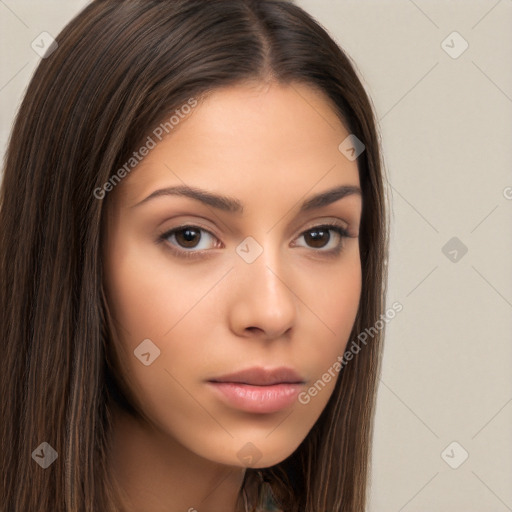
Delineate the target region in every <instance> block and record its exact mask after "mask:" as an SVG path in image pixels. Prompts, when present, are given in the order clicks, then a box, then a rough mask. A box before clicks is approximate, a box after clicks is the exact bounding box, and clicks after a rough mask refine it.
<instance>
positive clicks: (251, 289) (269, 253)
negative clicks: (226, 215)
mask: <svg viewBox="0 0 512 512" xmlns="http://www.w3.org/2000/svg"><path fill="white" fill-rule="evenodd" d="M260 239H261V237H260ZM236 252H237V254H238V258H237V261H236V264H235V269H234V271H235V273H236V274H238V278H237V279H236V283H237V284H236V287H237V288H236V291H235V296H236V300H235V301H236V303H237V308H239V309H238V310H237V311H238V312H243V313H242V315H243V318H244V319H243V323H244V324H245V327H246V328H247V327H259V328H260V329H262V330H264V331H268V332H269V333H271V334H272V335H278V334H279V333H284V332H285V331H286V330H287V329H288V328H289V327H290V326H291V325H292V324H293V322H294V318H295V314H296V297H295V295H294V293H293V292H292V290H291V287H290V285H289V284H288V282H287V281H289V279H290V276H289V275H288V274H289V273H288V272H286V266H285V264H284V262H283V261H282V254H281V250H280V247H279V245H278V244H277V243H272V237H271V236H266V237H265V240H264V241H263V243H262V244H260V243H259V242H258V241H257V240H256V239H255V238H253V237H247V238H246V239H244V240H243V241H242V242H241V243H240V244H239V246H238V247H237V249H236Z"/></svg>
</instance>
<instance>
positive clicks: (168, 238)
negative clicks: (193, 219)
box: [160, 226, 216, 256]
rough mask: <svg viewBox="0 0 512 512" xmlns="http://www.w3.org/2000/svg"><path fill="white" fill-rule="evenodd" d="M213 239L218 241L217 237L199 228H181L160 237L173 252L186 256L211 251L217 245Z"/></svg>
mask: <svg viewBox="0 0 512 512" xmlns="http://www.w3.org/2000/svg"><path fill="white" fill-rule="evenodd" d="M209 239H212V241H210V240H209ZM213 239H216V237H215V235H213V234H212V233H210V232H209V231H207V230H206V229H203V228H200V227H199V226H180V227H178V228H174V229H171V230H170V231H167V232H165V233H164V234H163V235H162V236H161V237H160V241H161V242H166V243H167V244H168V245H170V246H171V248H172V249H173V250H175V251H176V252H181V253H183V255H185V256H192V255H194V253H199V252H201V251H202V250H205V249H211V248H212V247H213V246H214V245H215V244H214V242H213ZM201 245H202V247H201ZM186 249H197V250H194V251H193V250H186Z"/></svg>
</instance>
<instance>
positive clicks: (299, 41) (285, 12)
mask: <svg viewBox="0 0 512 512" xmlns="http://www.w3.org/2000/svg"><path fill="white" fill-rule="evenodd" d="M56 44H57V46H56V49H55V47H52V48H51V51H50V50H49V51H48V54H47V55H45V58H43V59H42V61H41V63H40V65H39V67H38V69H37V70H36V73H35V75H34V77H33V78H32V81H31V83H30V85H29V87H28V90H27V93H26V96H25V98H24V101H23V103H22V105H21V108H20V110H19V113H18V116H17V119H16V123H15V125H14V128H13V131H12V135H11V139H10V142H9V146H8V151H7V158H6V164H5V168H4V177H3V182H2V189H1V203H0V226H1V229H0V282H1V283H2V286H1V291H0V327H1V329H2V337H1V340H2V341H1V349H2V359H1V361H2V362H1V376H0V379H1V380H0V382H1V388H0V392H1V396H2V400H1V410H0V414H1V418H2V420H1V422H0V425H1V426H0V433H1V435H0V439H1V441H0V442H1V446H0V453H1V454H2V455H1V467H2V477H1V486H0V509H1V510H2V511H5V512H12V511H23V512H30V511H52V512H53V511H65V512H72V511H73V512H78V511H91V512H92V511H126V512H128V511H141V512H142V511H144V512H145V511H147V512H160V511H164V510H165V511H167V512H179V511H184V512H186V511H188V512H194V511H197V512H218V511H222V512H239V511H249V510H251V511H256V510H260V511H261V510H281V511H283V512H292V511H293V512H341V511H344V512H349V511H351V512H362V511H364V509H365V503H366V493H367V486H368V479H369V461H370V453H371V451H370V447H371V438H372V426H373V414H374V402H375V393H376V384H377V380H378V375H379V371H380V357H381V348H382V332H383V329H373V330H372V331H371V332H372V335H371V336H370V337H368V336H361V333H365V332H367V331H366V330H367V329H368V328H371V327H372V326H374V325H375V324H376V322H379V321H380V323H381V324H382V321H381V320H380V318H381V316H382V314H383V312H384V302H385V301H384V294H385V282H386V267H385V263H384V262H385V257H386V252H387V220H386V207H385V193H384V178H383V173H382V170H381V167H382V165H381V161H380V153H379V141H378V136H377V132H376V127H375V121H374V115H373V112H372V107H371V102H370V101H369V99H368V97H367V95H366V93H365V91H364V88H363V86H362V84H361V82H360V81H359V79H358V78H357V76H356V73H355V71H354V68H353V66H352V65H351V63H350V61H349V59H348V58H347V56H346V55H345V54H344V53H343V52H342V50H341V49H340V48H339V47H338V46H337V45H336V44H335V43H334V42H333V40H332V39H331V38H330V37H329V35H328V34H327V33H326V32H325V31H324V29H322V28H321V26H320V25H319V24H318V23H317V22H315V21H314V20H313V19H312V18H311V17H310V16H309V15H307V14H306V13H305V12H304V11H303V10H302V9H300V8H299V7H297V6H295V5H293V4H292V3H290V2H285V1H278V0H259V1H251V0H215V1H211V0H144V1H142V0H124V1H120V0H119V1H116V0H96V1H93V2H92V3H91V4H89V5H88V6H87V7H86V8H85V9H84V10H83V11H82V12H81V13H80V14H79V15H78V16H77V17H76V18H75V19H73V20H72V21H71V22H70V23H69V24H68V26H67V27H66V28H65V29H64V30H63V31H62V33H61V34H60V35H59V36H58V37H57V40H56ZM356 348H357V350H356Z"/></svg>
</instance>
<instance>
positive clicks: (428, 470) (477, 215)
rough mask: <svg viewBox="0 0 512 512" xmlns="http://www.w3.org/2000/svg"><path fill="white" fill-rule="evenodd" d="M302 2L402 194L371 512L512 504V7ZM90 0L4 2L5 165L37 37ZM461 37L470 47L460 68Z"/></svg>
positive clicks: (1, 91)
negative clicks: (358, 100)
mask: <svg viewBox="0 0 512 512" xmlns="http://www.w3.org/2000/svg"><path fill="white" fill-rule="evenodd" d="M298 3H299V5H301V6H302V7H304V8H305V9H306V10H307V11H308V12H310V13H311V14H312V15H313V16H315V17H316V18H317V20H318V21H319V22H320V23H321V24H323V25H324V26H325V27H326V28H327V29H328V30H329V31H330V32H331V34H332V35H333V36H334V38H335V39H336V40H337V41H338V43H339V44H340V45H341V46H342V47H343V48H344V49H345V51H346V52H347V53H348V54H349V55H350V56H351V57H352V59H353V60H354V61H355V62H356V63H357V69H358V72H359V74H360V77H361V79H362V80H363V83H364V84H365V87H366V88H367V90H368V92H369V94H370V96H371V97H372V99H373V102H374V104H375V109H376V112H377V116H378V118H379V125H380V126H379V129H380V132H381V135H382V140H383V147H384V158H385V162H386V168H387V172H388V175H389V181H390V189H391V192H392V194H391V197H390V200H391V202H392V240H391V256H390V261H389V265H390V285H389V294H388V301H389V304H391V303H392V302H394V301H396V300H397V301H400V302H401V303H402V304H403V307H404V309H403V311H402V312H401V313H399V314H398V315H397V316H396V317H395V319H394V320H393V321H392V322H391V323H390V324H389V326H388V332H387V339H386V349H385V357H384V364H383V374H382V381H381V386H380V391H379V398H378V410H377V422H376V433H375V448H374V464H373V478H372V494H371V503H370V506H369V508H368V510H369V511H371V512H399V511H405V512H419V511H436V512H445V511H446V512H454V511H455V512H459V511H464V512H483V511H486V512H488V511H493V512H494V511H496V512H501V511H507V510H512V486H511V482H512V429H511V426H512V377H511V375H512V371H511V370H512V343H511V342H512V314H511V313H512V265H511V264H510V261H511V255H512V250H511V249H512V236H511V232H512V230H511V227H512V175H511V169H512V166H511V164H512V143H511V141H512V123H511V121H512V66H511V62H512V0H499V1H496V0H489V1H484V0H479V1H468V0H465V1H462V0H460V1H427V0H414V1H413V0H393V1H391V0H387V1H383V0H380V1H379V0H372V1H370V0H358V1H355V0H351V1H348V0H299V2H298ZM85 4H86V2H85V0H65V1H64V0H62V1H55V0H53V1H48V0H46V1H44V2H41V1H40V0H32V1H28V0H1V1H0V16H1V18H0V34H1V36H0V42H1V52H0V58H1V64H2V65H1V69H2V75H1V79H0V110H1V113H2V123H1V133H0V150H1V152H2V155H3V151H4V149H5V144H6V142H7V139H8V135H9V131H10V128H11V123H12V119H13V116H14V114H15V112H16V109H17V107H18V105H19V101H20V99H21V97H22V95H23V92H24V90H25V87H26V85H27V83H28V81H29V79H30V76H31V74H32V72H33V70H34V68H35V66H36V65H37V63H38V61H39V57H38V56H37V55H36V54H35V53H34V51H33V50H32V49H31V46H30V45H31V42H32V41H33V40H34V38H36V36H38V35H39V34H40V33H41V32H42V31H47V32H49V33H50V34H53V35H57V34H58V33H59V31H60V30H61V28H62V27H63V26H64V24H65V23H67V21H68V20H70V19H71V18H72V17H73V16H74V15H75V14H76V13H77V12H78V11H79V10H80V9H81V8H82V7H83V6H84V5H85ZM454 31H457V32H458V33H459V34H460V35H461V36H462V38H463V39H464V40H466V41H467V43H468V44H469V47H468V48H467V50H466V51H465V52H464V53H462V54H461V55H460V56H458V58H455V59H454V58H452V57H450V56H449V55H448V53H446V51H445V49H444V48H446V49H447V50H448V51H451V52H452V53H453V52H456V53H458V52H459V51H460V49H461V48H462V44H463V40H462V39H460V38H459V39H457V37H458V36H453V35H452V36H450V37H449V38H448V39H447V40H446V42H445V43H444V44H442V42H443V41H444V40H445V39H446V38H447V36H449V35H450V34H451V33H452V32H454ZM450 47H451V48H450ZM507 187H508V188H507ZM453 237H457V239H458V241H455V243H456V244H458V246H457V245H455V246H453V247H452V246H448V248H447V249H445V252H446V253H447V255H448V256H449V257H450V258H457V259H456V261H451V260H450V259H449V257H448V256H446V255H445V253H444V252H443V250H442V248H443V247H444V246H445V244H446V243H447V242H448V241H449V240H450V239H451V238H453ZM462 244H463V245H462ZM463 246H465V247H466V248H467V253H466V254H464V255H462V251H461V248H463ZM454 249H455V251H456V252H453V250H454ZM450 251H452V252H451V254H450ZM461 255H462V256H461ZM453 441H456V442H457V443H458V445H455V446H454V445H451V446H449V445H450V444H451V443H452V442H453ZM447 447H448V449H447V450H445V449H446V448H447ZM463 450H465V451H467V452H468V454H469V457H468V458H467V460H466V461H465V462H464V463H463V464H462V465H460V466H459V467H458V468H457V469H453V468H452V467H450V466H449V465H448V463H447V462H445V460H446V461H448V462H449V463H451V464H452V465H453V466H455V465H457V463H459V462H460V460H461V456H462V455H463V453H464V452H463Z"/></svg>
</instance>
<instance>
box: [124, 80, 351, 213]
mask: <svg viewBox="0 0 512 512" xmlns="http://www.w3.org/2000/svg"><path fill="white" fill-rule="evenodd" d="M348 135H349V132H348V131H347V129H346V128H345V126H343V124H342V122H341V120H340V119H339V117H338V116H337V114H336V112H335V110H334V107H333V105H332V103H331V102H330V100H329V99H328V98H327V97H326V96H325V95H324V94H323V93H321V92H319V91H317V90H315V89H313V88H311V87H310V86H308V85H304V84H299V83H293V84H288V85H284V84H276V83H270V84H244V85H236V86H232V87H226V88H222V89H218V90H215V91H213V92H211V93H209V94H208V95H207V96H206V97H204V98H203V99H201V100H200V101H199V102H198V103H197V106H195V107H194V108H193V109H192V112H191V113H190V114H189V115H187V116H185V117H184V118H183V119H182V120H180V121H179V123H178V124H176V125H174V126H173V129H172V131H171V132H170V133H169V134H168V135H166V136H165V137H164V138H162V140H161V141H159V140H158V139H157V138H156V137H155V136H154V135H151V133H150V136H152V137H153V139H154V141H155V142H156V145H155V147H154V149H151V151H150V152H149V153H148V154H147V156H145V157H144V158H143V159H142V160H141V162H140V163H139V164H138V165H137V166H136V167H135V169H134V170H133V171H132V172H131V173H130V175H129V176H128V177H127V178H126V179H124V180H123V181H122V183H121V187H119V188H120V189H122V191H121V190H119V191H117V192H120V193H121V194H122V196H123V198H124V200H125V201H126V202H127V203H129V204H134V203H135V202H136V201H137V200H140V199H141V198H142V197H143V196H144V197H145V195H148V194H150V193H151V192H152V191H153V189H154V188H155V187H156V186H171V185H189V186H201V187H206V188H209V189H217V190H218V189H219V187H220V186H222V187H223V188H224V189H225V188H226V187H229V189H230V193H232V194H233V195H240V196H243V195H246V194H247V192H248V191H250V192H251V194H253V195H254V194H260V195H261V194H263V195H265V194H269V193H270V192H272V190H274V197H277V196H279V191H280V190H281V191H288V192H289V191H290V190H294V189H296V190H297V193H299V192H301V191H302V193H305V192H306V191H307V190H309V189H311V188H312V187H313V186H314V185H315V183H317V182H318V181H319V180H326V181H325V185H326V186H328V185H339V184H345V183H348V184H352V185H358V184H359V177H358V168H357V162H356V161H350V160H348V159H347V158H346V157H345V156H344V155H343V154H342V153H341V152H340V150H339V145H340V143H341V142H342V141H343V140H344V139H346V137H347V136H348ZM323 188H325V187H323ZM276 194H277V196H276Z"/></svg>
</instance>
